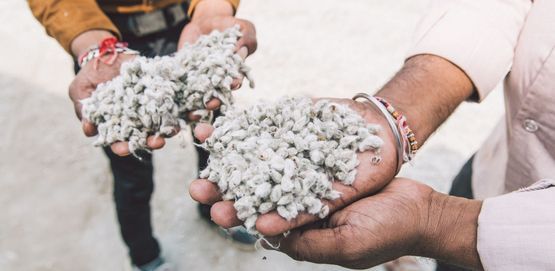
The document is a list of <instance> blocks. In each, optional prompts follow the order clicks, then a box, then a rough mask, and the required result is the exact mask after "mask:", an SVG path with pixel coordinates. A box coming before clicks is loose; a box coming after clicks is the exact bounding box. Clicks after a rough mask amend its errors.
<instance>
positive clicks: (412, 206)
mask: <svg viewBox="0 0 555 271" xmlns="http://www.w3.org/2000/svg"><path fill="white" fill-rule="evenodd" d="M480 208H481V202H479V201H474V200H467V199H462V198H455V197H450V196H447V195H443V194H440V193H437V192H435V191H434V190H432V189H431V188H430V187H428V186H426V185H423V184H421V183H418V182H414V181H410V180H406V179H395V180H393V181H392V182H391V183H390V184H389V185H388V186H386V187H385V188H384V189H383V190H382V191H380V192H379V193H378V194H376V195H373V196H370V197H367V198H364V199H362V200H359V201H357V202H355V203H353V204H351V205H349V206H347V207H346V208H345V209H343V210H340V211H338V212H336V213H334V214H333V215H332V216H331V217H330V218H329V220H328V221H326V223H322V222H320V223H317V224H313V225H309V226H306V227H304V228H301V229H297V230H294V231H292V232H291V234H289V235H288V236H287V237H285V238H282V239H281V240H279V239H275V238H274V239H272V240H270V241H269V242H271V243H273V245H272V246H274V247H276V245H278V246H279V248H278V249H279V250H280V251H282V252H284V253H286V254H288V255H289V256H291V257H292V258H294V259H297V260H302V261H310V262H316V263H328V264H338V265H341V266H345V267H349V268H359V269H363V268H369V267H372V266H376V265H378V264H381V263H384V262H387V261H390V260H394V259H397V258H399V257H401V256H405V255H418V256H425V257H433V258H439V259H440V260H445V261H447V262H450V263H452V264H458V265H461V266H465V267H467V268H477V269H481V264H480V260H479V257H478V253H477V250H476V229H477V219H478V214H479V212H480ZM263 245H264V246H265V247H266V248H271V247H270V246H269V245H268V244H263Z"/></svg>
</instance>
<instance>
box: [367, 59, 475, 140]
mask: <svg viewBox="0 0 555 271" xmlns="http://www.w3.org/2000/svg"><path fill="white" fill-rule="evenodd" d="M473 91H474V87H473V85H472V82H471V80H470V79H469V78H468V76H467V75H466V74H465V73H464V72H463V71H462V70H461V69H459V68H458V67H457V66H456V65H454V64H453V63H451V62H449V61H447V60H445V59H443V58H441V57H438V56H433V55H417V56H415V57H412V58H410V59H408V60H407V61H406V63H405V65H404V66H403V68H402V69H401V70H400V71H399V72H398V73H397V74H396V75H395V76H394V77H393V79H391V80H390V81H389V82H388V83H387V84H386V85H385V86H384V87H383V88H382V89H381V90H380V91H379V92H378V93H377V96H380V97H382V98H385V99H386V100H388V101H389V102H390V103H391V104H392V105H393V106H394V107H395V108H396V109H397V110H398V111H399V112H401V113H402V114H404V115H405V116H406V117H407V120H408V124H409V125H410V127H411V128H412V130H413V131H414V133H415V135H416V139H417V140H418V142H419V143H420V144H422V143H424V142H425V141H426V140H427V139H428V137H429V136H430V135H431V134H432V133H433V132H434V131H435V130H436V129H437V128H438V127H439V126H440V125H441V124H442V123H443V122H444V121H445V120H446V119H447V118H448V117H449V115H451V113H453V111H454V110H455V108H456V107H457V106H458V105H459V104H461V103H462V102H463V101H464V100H466V99H468V98H469V97H470V96H471V95H472V93H473Z"/></svg>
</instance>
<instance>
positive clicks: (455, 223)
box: [414, 191, 483, 270]
mask: <svg viewBox="0 0 555 271" xmlns="http://www.w3.org/2000/svg"><path fill="white" fill-rule="evenodd" d="M425 201H426V203H424V204H423V205H424V206H423V208H424V209H425V210H426V211H425V213H426V215H425V216H423V222H422V227H421V231H420V232H421V238H420V240H421V241H420V242H419V244H418V245H417V246H416V247H415V251H414V255H418V256H424V257H429V258H434V259H437V260H439V261H444V262H447V263H450V264H454V265H460V266H464V267H467V268H472V269H473V270H474V269H480V270H481V269H483V267H482V264H481V262H480V257H479V255H478V250H477V231H478V216H479V214H480V210H481V208H482V202H481V201H478V200H469V199H465V198H459V197H453V196H448V195H445V194H442V193H438V192H435V191H434V192H432V193H430V195H429V196H428V198H427V199H426V200H425Z"/></svg>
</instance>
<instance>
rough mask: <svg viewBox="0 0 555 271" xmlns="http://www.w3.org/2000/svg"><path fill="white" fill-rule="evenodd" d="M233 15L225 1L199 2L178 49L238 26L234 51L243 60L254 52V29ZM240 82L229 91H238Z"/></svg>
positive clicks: (255, 42)
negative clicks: (240, 35)
mask: <svg viewBox="0 0 555 271" xmlns="http://www.w3.org/2000/svg"><path fill="white" fill-rule="evenodd" d="M233 13H234V10H233V7H232V6H231V4H230V3H229V2H228V1H226V0H203V1H201V2H200V3H199V4H198V5H197V6H196V8H195V12H194V13H193V18H192V19H191V22H190V23H189V24H187V25H186V26H185V28H184V29H183V31H182V32H181V37H180V38H179V43H178V48H182V47H183V46H184V45H185V44H186V43H189V44H193V43H195V42H196V40H197V39H198V38H199V37H200V36H202V35H207V34H210V33H211V32H212V31H214V30H219V31H224V30H226V29H228V28H230V27H233V26H234V25H239V26H240V27H241V32H242V33H243V37H241V38H240V39H239V40H238V41H237V46H236V48H235V50H236V52H237V54H239V55H240V56H241V57H242V58H243V59H246V58H247V56H249V55H251V54H253V53H254V52H255V51H256V48H257V40H256V29H255V27H254V25H253V24H252V23H251V22H249V21H247V20H243V19H238V18H235V17H234V16H233ZM242 82H243V77H241V78H235V80H234V81H233V83H232V84H231V89H233V90H236V89H239V88H240V87H241V84H242Z"/></svg>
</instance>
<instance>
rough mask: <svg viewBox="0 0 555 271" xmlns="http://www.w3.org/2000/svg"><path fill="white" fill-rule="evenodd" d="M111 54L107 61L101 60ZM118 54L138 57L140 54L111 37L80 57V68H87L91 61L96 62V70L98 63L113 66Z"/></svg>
mask: <svg viewBox="0 0 555 271" xmlns="http://www.w3.org/2000/svg"><path fill="white" fill-rule="evenodd" d="M108 54H111V55H112V57H110V58H109V59H108V60H107V61H104V60H101V58H102V57H103V56H105V55H108ZM118 54H125V55H138V54H139V52H138V51H135V50H131V49H129V48H128V47H127V43H126V42H121V41H118V40H117V39H116V38H114V37H109V38H106V39H104V40H102V41H101V42H100V45H96V46H93V47H92V48H91V49H89V50H88V51H87V52H86V53H84V54H83V55H81V56H80V57H79V61H78V63H79V67H83V66H85V65H86V64H87V63H89V62H90V61H91V60H93V59H94V60H95V62H94V69H95V70H96V68H97V67H98V61H102V62H103V63H105V64H108V65H112V64H113V63H114V62H115V60H116V58H117V57H118Z"/></svg>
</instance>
